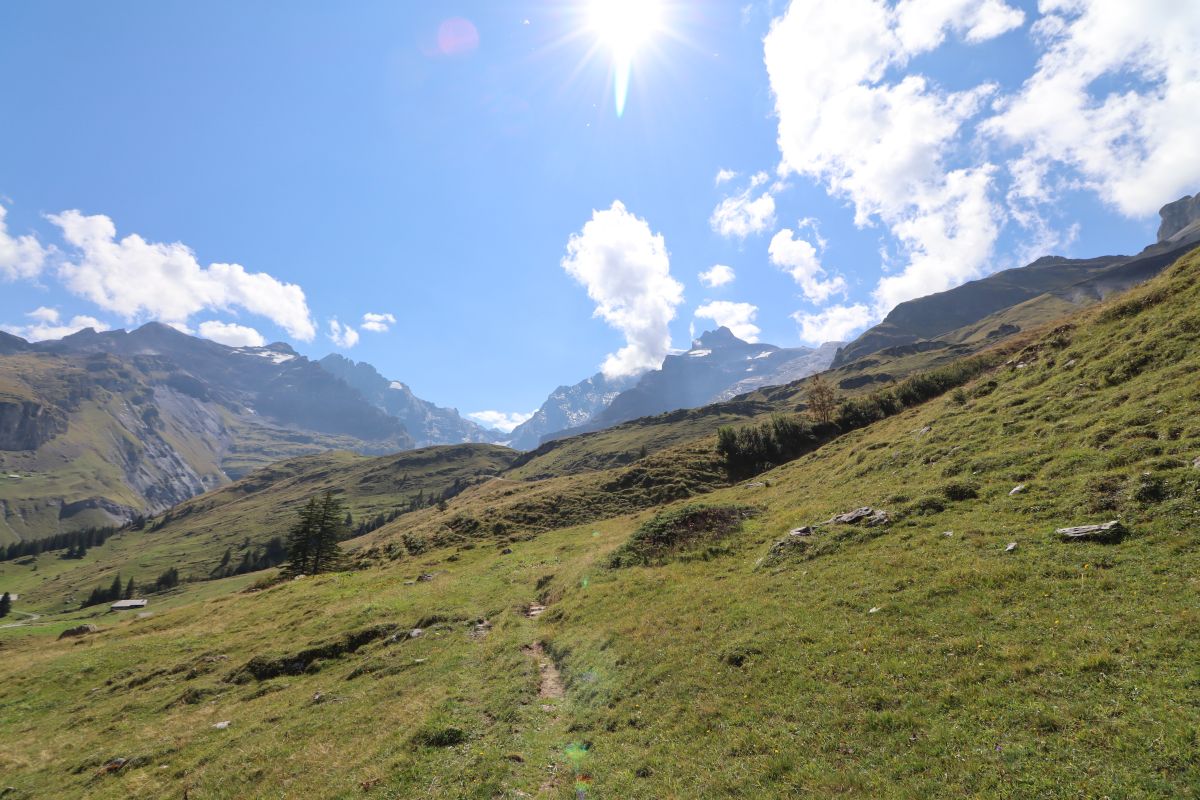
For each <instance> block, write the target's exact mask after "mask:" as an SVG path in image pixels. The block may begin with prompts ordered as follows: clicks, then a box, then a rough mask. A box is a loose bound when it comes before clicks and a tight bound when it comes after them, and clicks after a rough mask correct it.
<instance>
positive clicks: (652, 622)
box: [0, 257, 1200, 798]
mask: <svg viewBox="0 0 1200 800" xmlns="http://www.w3.org/2000/svg"><path fill="white" fill-rule="evenodd" d="M1198 277H1200V257H1192V258H1191V259H1190V260H1189V261H1188V262H1187V263H1185V264H1184V265H1182V266H1179V267H1176V268H1175V269H1173V270H1172V271H1171V272H1170V273H1168V274H1167V275H1165V276H1163V277H1161V278H1160V279H1157V280H1156V281H1154V282H1153V283H1152V284H1150V285H1148V286H1146V287H1143V288H1140V289H1137V290H1135V291H1134V292H1133V293H1132V294H1130V295H1128V296H1125V297H1122V298H1118V299H1116V300H1114V301H1110V302H1108V303H1106V304H1105V305H1103V306H1101V307H1100V308H1097V309H1094V310H1092V311H1089V312H1087V313H1086V314H1084V315H1083V316H1082V317H1081V318H1080V319H1079V320H1078V322H1077V325H1076V326H1075V327H1073V328H1070V329H1066V330H1062V331H1058V332H1055V333H1054V334H1051V335H1049V336H1047V337H1045V339H1044V340H1043V341H1042V342H1040V343H1039V344H1038V345H1037V346H1032V347H1030V348H1029V349H1028V350H1026V351H1025V352H1022V353H1020V354H1017V355H1016V356H1015V357H1014V358H1013V359H1012V361H1011V363H1009V364H1007V365H1005V366H1002V367H1000V368H998V369H997V370H996V371H995V372H994V373H993V374H991V375H986V376H984V377H983V378H981V379H979V380H978V381H976V382H975V384H974V385H972V386H970V387H968V392H967V396H966V397H965V398H962V397H959V398H957V399H958V400H959V401H964V400H965V402H956V398H954V397H952V396H949V397H943V398H939V399H936V400H933V401H931V402H929V403H927V404H925V405H923V406H921V407H919V408H916V409H912V410H910V411H908V412H905V413H904V414H902V415H900V416H898V417H895V418H892V419H889V420H886V421H884V422H882V423H878V424H876V425H873V426H871V427H869V428H867V429H864V430H861V431H857V432H854V433H851V434H848V435H846V436H844V437H842V438H841V439H839V440H837V441H835V442H834V443H832V444H830V445H827V446H826V447H824V448H822V449H821V450H819V451H817V452H815V453H813V454H810V455H809V456H806V457H804V458H802V459H800V460H798V461H796V462H793V463H792V464H789V465H786V466H784V467H782V468H780V469H777V470H774V471H772V472H771V473H768V474H766V475H764V476H763V477H762V478H760V479H759V481H761V482H764V483H765V485H762V486H738V487H732V488H727V489H722V490H719V491H717V492H715V493H712V494H710V495H708V496H707V497H706V498H705V502H707V503H731V504H733V503H736V504H750V505H754V506H757V507H759V508H760V509H761V514H760V515H759V516H758V517H757V518H755V519H753V520H751V521H749V522H747V523H746V524H745V526H744V528H743V530H742V531H741V532H740V533H737V534H734V535H733V536H732V537H731V538H730V539H728V540H726V542H725V543H724V548H725V552H724V554H723V555H716V556H711V557H709V558H694V559H687V558H682V559H676V560H672V561H669V562H668V563H666V564H665V565H663V566H656V567H631V568H626V569H618V570H613V569H609V568H607V567H606V566H605V563H606V559H607V556H608V555H609V554H610V553H611V552H612V551H614V550H615V549H616V548H618V547H619V546H620V545H621V544H622V543H624V542H625V541H626V540H627V539H628V538H629V536H630V534H631V533H632V531H633V530H634V529H635V527H636V526H637V525H638V524H639V523H640V521H642V520H643V519H644V518H645V517H646V516H647V514H646V513H643V514H641V515H640V516H628V517H618V518H614V519H610V520H607V521H604V522H600V523H596V524H589V525H582V526H577V527H572V528H565V529H560V530H555V531H551V532H547V533H543V534H541V535H538V536H534V537H531V538H525V537H508V538H509V539H513V538H515V539H518V540H517V541H498V540H497V539H496V538H494V537H492V536H489V535H478V536H475V537H463V539H462V542H461V543H460V544H459V545H458V546H457V547H444V548H440V549H435V550H432V551H430V552H427V553H425V554H422V555H419V556H414V557H406V558H404V559H402V560H400V561H398V562H395V563H384V564H383V565H382V566H381V567H379V568H375V569H368V570H364V571H361V572H356V573H348V574H342V575H337V576H328V577H321V578H318V579H305V580H303V581H298V582H293V583H289V584H285V585H282V586H278V587H276V588H273V589H271V590H268V591H265V592H258V593H254V594H237V595H226V596H218V597H210V598H208V599H203V600H201V599H197V600H196V602H192V603H186V602H184V600H185V599H186V598H184V597H181V598H180V599H179V601H178V602H179V603H180V605H179V606H178V607H176V608H173V609H168V610H165V611H159V612H158V613H156V616H154V617H152V618H150V619H146V620H133V619H129V618H119V619H118V618H114V617H112V616H111V615H104V616H101V617H98V618H97V619H96V621H97V622H98V623H99V624H101V625H102V626H104V627H106V628H107V629H106V630H105V631H104V632H102V633H100V634H98V635H95V636H93V637H89V638H87V639H85V640H83V641H82V642H81V643H79V644H72V643H69V642H65V641H64V642H53V641H51V640H50V639H49V637H48V636H47V635H46V634H47V633H52V632H54V630H55V627H54V626H55V625H57V624H59V623H58V621H57V620H52V621H51V624H50V625H48V626H47V627H46V628H33V629H17V630H18V631H19V635H18V634H17V633H14V632H12V631H8V632H5V631H0V636H3V638H0V641H3V642H4V648H3V651H2V652H3V659H0V740H2V741H3V742H4V743H5V745H6V746H5V747H3V748H0V772H3V773H4V774H5V775H6V779H5V780H6V782H7V783H11V784H12V785H13V786H15V787H16V788H17V789H18V794H17V795H16V796H18V797H19V796H40V795H41V794H44V793H45V792H46V791H53V792H58V793H60V794H61V793H66V794H71V795H87V796H89V797H99V798H103V797H114V798H116V797H162V796H179V795H181V794H182V792H183V790H184V789H185V788H187V789H188V792H189V794H188V796H189V797H191V798H225V797H289V796H297V795H307V796H320V797H358V796H369V797H370V796H375V797H394V798H401V797H403V798H407V797H445V798H450V797H478V798H493V797H519V796H544V797H570V796H576V795H575V794H574V792H575V788H576V779H578V784H577V786H578V788H579V789H581V790H582V791H583V795H584V796H586V797H595V798H604V797H609V798H618V797H619V798H665V797H678V798H693V797H747V798H751V797H753V798H762V797H794V796H800V795H804V794H812V795H816V796H831V795H842V796H852V797H914V798H915V797H922V798H923V797H933V796H937V797H964V796H983V797H1064V796H1078V797H1101V796H1110V797H1122V798H1136V797H1187V796H1195V793H1196V792H1195V787H1196V786H1198V785H1200V739H1198V734H1197V731H1198V729H1200V707H1198V706H1197V702H1196V697H1197V687H1200V670H1198V669H1197V667H1196V664H1197V663H1200V637H1198V636H1197V633H1200V630H1198V629H1200V581H1198V580H1197V578H1196V575H1197V574H1200V549H1198V542H1197V538H1196V529H1195V525H1196V520H1197V518H1198V517H1200V470H1198V469H1196V468H1195V467H1194V466H1193V460H1194V459H1196V458H1197V457H1200V422H1197V420H1198V419H1200V417H1198V415H1197V411H1198V410H1200V393H1198V391H1197V388H1196V381H1195V374H1196V369H1197V367H1198V366H1200V364H1198V363H1197V362H1198V361H1200V354H1198V353H1197V352H1196V351H1195V348H1194V342H1195V341H1196V339H1197V335H1198V334H1200V284H1198V281H1197V279H1198ZM927 428H928V430H926V429H927ZM584 477H588V476H584ZM582 479H583V478H580V479H579V480H582ZM557 480H566V479H557ZM951 482H957V483H969V484H971V485H973V486H974V487H975V488H976V489H977V491H978V497H976V498H974V499H967V500H957V501H955V500H950V499H948V496H947V495H948V493H947V492H946V491H945V490H946V488H947V484H948V483H951ZM1018 483H1022V484H1025V485H1026V486H1027V487H1028V488H1027V490H1026V491H1025V492H1023V493H1020V494H1017V495H1010V494H1009V491H1010V490H1011V489H1012V488H1013V486H1014V485H1016V484H1018ZM493 488H494V487H493ZM489 491H491V490H490V489H489ZM482 492H483V489H482V488H481V489H480V490H478V491H477V492H469V493H467V494H466V495H464V496H462V497H461V498H460V499H458V500H456V501H455V502H452V503H451V507H450V509H449V510H448V511H447V512H446V513H447V514H457V513H468V512H471V511H473V510H474V511H478V510H479V509H480V508H483V505H482V504H483V502H484V496H483V495H482ZM949 494H950V495H953V496H961V493H954V492H950V493H949ZM863 504H870V505H874V506H880V507H883V508H885V509H887V510H889V511H891V512H892V513H893V514H894V515H895V516H896V520H895V522H894V523H893V524H891V525H890V526H887V527H885V528H878V529H870V530H862V529H857V528H833V529H824V530H822V532H821V533H819V534H817V536H816V537H815V539H814V540H813V544H812V545H810V546H809V548H808V550H807V551H805V552H803V553H797V554H795V555H794V556H793V557H792V558H789V559H785V560H784V561H782V562H779V563H770V564H769V565H768V564H764V563H763V561H762V559H763V557H764V556H765V555H766V554H767V552H768V549H769V548H770V546H771V544H772V543H773V542H774V541H776V540H777V539H779V538H780V537H781V536H783V535H785V533H786V531H787V530H788V529H789V528H791V527H793V526H796V525H799V524H804V523H812V522H815V521H820V520H823V519H826V518H828V517H829V516H830V515H831V514H833V513H834V512H839V511H843V510H846V509H848V508H852V507H855V506H859V505H863ZM1116 517H1119V518H1121V519H1122V520H1123V521H1124V522H1125V523H1126V524H1127V525H1128V526H1129V528H1130V530H1131V531H1132V533H1131V535H1129V536H1128V537H1127V538H1126V539H1124V540H1123V541H1121V542H1120V543H1117V544H1109V545H1102V544H1090V543H1081V542H1075V543H1063V542H1060V541H1058V540H1057V539H1056V538H1055V537H1054V536H1053V530H1054V529H1055V528H1057V527H1060V526H1063V525H1069V524H1081V523H1087V522H1099V521H1103V520H1106V519H1111V518H1116ZM415 522H417V520H414V523H415ZM416 529H417V528H414V529H413V530H416ZM946 531H953V535H952V536H945V535H944V533H945V532H946ZM405 532H409V533H411V531H405V530H402V529H399V528H392V527H389V529H385V530H384V531H381V532H378V534H377V535H376V537H374V544H375V545H376V546H383V545H384V544H385V542H384V541H383V539H382V538H380V537H381V536H393V537H400V536H401V535H402V534H403V533H405ZM1014 541H1015V542H1016V543H1017V545H1018V546H1017V548H1016V550H1015V551H1013V552H1006V550H1005V546H1006V545H1007V544H1008V543H1009V542H1014ZM501 547H504V548H505V549H510V550H511V551H512V552H510V553H508V554H503V552H502V550H501V549H500V548H501ZM423 573H427V574H432V575H433V579H432V580H430V581H427V582H416V581H415V578H416V577H417V576H418V575H420V574H423ZM201 589H203V590H205V591H209V592H212V591H213V589H214V586H213V585H212V584H208V585H205V586H203V587H193V588H192V589H190V590H189V591H199V590H201ZM533 600H539V601H541V602H544V603H547V604H548V605H549V610H548V611H547V612H546V613H545V614H543V615H542V616H541V617H539V618H538V619H536V620H532V619H529V618H527V617H525V616H524V615H523V614H522V613H521V611H522V609H523V607H524V605H525V604H527V603H529V602H531V601H533ZM18 608H20V604H18ZM873 609H874V612H872V610H873ZM431 615H439V616H441V617H442V618H444V619H443V621H440V622H439V621H436V620H433V619H431V618H430V617H431ZM423 618H424V619H423ZM479 618H487V619H488V620H490V621H491V622H492V624H493V627H492V629H491V632H490V633H488V634H487V635H486V636H483V637H479V638H475V637H473V636H472V635H471V632H472V630H473V622H474V621H475V620H477V619H479ZM419 623H420V624H422V625H424V627H425V629H426V632H425V635H424V636H422V637H421V638H418V639H412V640H405V641H403V642H400V643H396V644H391V645H385V644H384V643H383V641H382V640H380V641H376V642H373V643H371V644H368V645H366V646H364V647H363V648H362V649H360V650H358V651H357V652H356V653H354V654H346V655H343V656H341V657H337V658H329V659H326V660H325V661H322V662H317V664H316V665H315V666H313V667H310V671H309V672H308V673H305V674H301V675H291V676H284V677H276V678H271V679H267V680H264V681H262V682H258V681H253V680H251V681H250V682H249V683H244V684H238V683H233V682H229V681H227V680H225V679H226V677H227V676H230V675H232V674H233V673H235V672H236V671H237V670H238V668H239V667H240V666H241V665H243V664H245V663H246V662H247V661H248V660H249V659H250V658H252V657H254V656H266V657H277V656H281V655H285V654H295V653H297V652H299V651H302V650H303V649H304V648H305V647H307V646H309V644H310V643H327V642H330V641H333V640H336V639H338V638H339V637H342V636H344V635H345V634H346V633H348V632H351V631H357V630H361V629H365V628H367V627H369V626H372V625H378V624H395V625H398V626H400V627H401V628H403V629H407V628H409V627H412V626H415V625H417V624H419ZM538 641H541V642H544V643H545V649H546V651H547V652H548V653H550V654H551V655H552V656H553V658H554V659H555V661H556V662H557V664H558V667H559V668H560V669H561V671H562V675H563V680H564V683H565V688H566V692H565V697H564V698H562V699H555V698H539V697H538V693H537V687H538V676H537V668H536V661H537V659H536V657H530V656H528V655H526V654H525V653H524V652H523V651H522V647H524V646H527V645H531V644H533V643H534V642H538ZM735 665H736V666H735ZM193 670H194V674H193V673H192V672H191V671H193ZM356 673H357V677H351V676H352V675H353V674H356ZM189 675H190V676H191V677H189ZM189 690H194V691H191V692H190V693H189V694H188V699H191V700H194V701H196V702H191V703H189V702H184V701H183V700H182V698H183V696H184V694H185V693H187V692H189ZM318 694H320V697H317V695H318ZM222 720H230V721H231V724H230V727H229V728H228V729H227V730H223V731H222V730H216V729H214V728H212V727H211V726H212V724H213V723H215V722H217V721H222ZM451 729H455V730H460V731H462V732H463V734H464V735H465V737H466V738H465V740H464V741H462V742H460V743H457V744H452V745H448V746H431V745H430V744H429V742H430V741H431V740H432V741H442V742H448V741H452V740H453V739H454V738H455V737H454V736H452V735H450V734H449V733H448V732H449V731H451ZM435 734H442V735H441V736H438V735H435ZM585 748H586V749H585ZM117 755H121V756H125V757H129V758H138V759H139V761H138V762H137V763H138V764H139V766H136V767H131V768H128V769H127V770H126V771H124V772H123V773H121V774H118V775H115V776H103V777H97V776H95V775H94V773H95V770H96V767H97V766H98V765H99V764H100V763H102V762H103V761H105V760H107V759H108V758H111V757H113V756H117ZM142 759H144V761H143V760H142ZM364 786H366V787H367V789H366V792H367V793H366V794H364V788H363V787H364ZM518 792H521V793H524V794H519V793H518ZM21 793H24V795H22V794H21Z"/></svg>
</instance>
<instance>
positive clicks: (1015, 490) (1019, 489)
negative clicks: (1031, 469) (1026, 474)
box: [1008, 483, 1025, 497]
mask: <svg viewBox="0 0 1200 800" xmlns="http://www.w3.org/2000/svg"><path fill="white" fill-rule="evenodd" d="M1023 491H1025V484H1023V483H1019V484H1017V485H1016V486H1014V487H1013V488H1012V491H1010V492H1009V493H1008V496H1009V497H1012V496H1013V495H1014V494H1020V493H1021V492H1023Z"/></svg>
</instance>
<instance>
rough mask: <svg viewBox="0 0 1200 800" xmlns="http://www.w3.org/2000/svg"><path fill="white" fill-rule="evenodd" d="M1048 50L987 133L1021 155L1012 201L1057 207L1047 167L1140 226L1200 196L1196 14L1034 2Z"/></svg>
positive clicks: (1115, 3)
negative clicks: (1059, 168)
mask: <svg viewBox="0 0 1200 800" xmlns="http://www.w3.org/2000/svg"><path fill="white" fill-rule="evenodd" d="M1040 8H1041V10H1042V12H1043V14H1045V16H1043V17H1042V19H1040V20H1039V21H1038V23H1037V24H1036V25H1035V27H1034V32H1035V34H1036V36H1037V37H1038V38H1039V40H1040V43H1041V44H1043V45H1044V46H1045V48H1046V50H1045V52H1044V53H1043V54H1042V56H1041V58H1040V59H1039V60H1038V64H1037V68H1036V70H1035V72H1034V74H1033V75H1032V77H1030V78H1029V79H1028V80H1027V81H1026V82H1025V84H1024V85H1023V86H1022V88H1021V90H1020V92H1019V93H1017V95H1016V96H1015V97H1013V98H1011V99H1008V100H1006V101H1004V102H1002V104H1001V111H1000V113H999V114H998V115H997V116H996V117H995V118H993V119H991V120H988V121H987V122H986V123H984V126H983V129H984V130H985V131H986V132H988V133H990V134H992V135H994V136H996V137H997V138H998V139H999V140H1001V141H1004V142H1007V143H1010V144H1014V145H1017V146H1019V147H1020V148H1021V149H1022V155H1021V156H1020V157H1018V158H1017V159H1016V160H1015V161H1014V163H1013V165H1012V166H1011V169H1012V171H1013V175H1014V180H1015V185H1014V187H1013V196H1014V199H1015V200H1017V201H1018V202H1024V203H1026V204H1031V205H1033V206H1037V205H1040V204H1042V203H1053V202H1054V194H1055V191H1054V190H1055V187H1054V186H1052V185H1047V180H1046V177H1047V174H1048V172H1049V169H1050V167H1051V166H1052V165H1066V166H1067V167H1069V168H1070V169H1071V170H1073V171H1074V172H1075V173H1076V174H1077V175H1078V176H1079V178H1080V179H1081V181H1082V183H1083V184H1084V185H1085V186H1087V187H1088V188H1089V189H1091V190H1093V191H1095V192H1096V193H1097V194H1098V195H1099V196H1100V197H1101V198H1102V199H1103V200H1104V201H1105V202H1107V203H1109V204H1110V205H1112V206H1113V207H1115V208H1116V209H1118V210H1119V211H1121V212H1122V213H1124V214H1126V215H1129V216H1148V215H1151V214H1153V213H1154V212H1155V211H1157V210H1158V208H1159V206H1161V205H1163V204H1164V203H1166V202H1169V201H1171V200H1174V199H1176V198H1177V197H1179V196H1180V195H1183V194H1190V193H1192V192H1194V191H1196V188H1197V185H1198V184H1200V148H1198V147H1197V146H1196V142H1197V132H1200V3H1195V2H1179V1H1178V0H1143V2H1138V3H1130V2H1128V1H1127V0H1042V2H1041V3H1040Z"/></svg>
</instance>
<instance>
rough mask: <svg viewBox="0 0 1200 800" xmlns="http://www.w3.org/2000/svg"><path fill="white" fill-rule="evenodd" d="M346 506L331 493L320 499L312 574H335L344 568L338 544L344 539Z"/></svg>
mask: <svg viewBox="0 0 1200 800" xmlns="http://www.w3.org/2000/svg"><path fill="white" fill-rule="evenodd" d="M345 514H346V504H345V503H343V502H342V501H341V500H340V499H339V498H336V497H334V496H333V494H332V493H330V492H326V493H325V497H323V498H322V499H321V504H320V516H319V519H320V521H319V523H318V525H317V537H316V546H315V550H314V553H313V567H312V569H313V572H314V573H317V572H335V571H337V570H339V569H342V568H343V567H344V566H345V558H344V556H343V555H342V548H341V547H339V546H338V542H340V541H341V540H342V539H344V538H346V525H345Z"/></svg>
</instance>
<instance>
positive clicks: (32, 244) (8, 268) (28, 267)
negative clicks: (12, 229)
mask: <svg viewBox="0 0 1200 800" xmlns="http://www.w3.org/2000/svg"><path fill="white" fill-rule="evenodd" d="M7 216H8V209H7V208H5V207H4V204H3V203H0V279H3V280H6V281H15V280H18V279H26V280H27V279H29V278H36V277H37V276H38V275H40V274H41V272H42V265H43V264H45V263H46V253H47V251H46V249H45V248H43V247H42V246H41V244H39V243H38V240H37V239H35V238H34V237H33V236H29V235H26V236H12V235H11V234H9V232H8V224H7V223H6V222H5V217H7Z"/></svg>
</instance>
